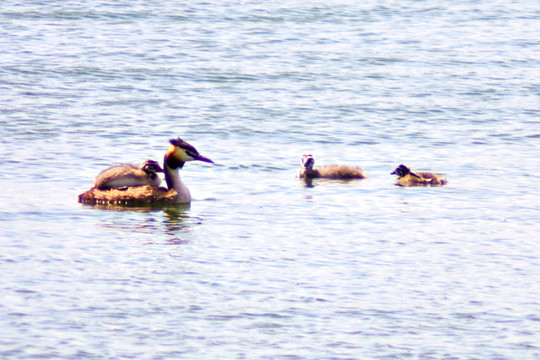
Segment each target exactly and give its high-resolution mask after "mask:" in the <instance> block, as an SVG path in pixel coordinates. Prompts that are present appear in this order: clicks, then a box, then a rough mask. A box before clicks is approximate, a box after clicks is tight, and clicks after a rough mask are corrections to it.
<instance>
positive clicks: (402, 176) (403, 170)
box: [391, 164, 448, 186]
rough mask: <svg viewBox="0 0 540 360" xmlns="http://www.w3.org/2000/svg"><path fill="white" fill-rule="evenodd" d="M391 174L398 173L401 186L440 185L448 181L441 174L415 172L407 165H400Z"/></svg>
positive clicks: (398, 182)
mask: <svg viewBox="0 0 540 360" xmlns="http://www.w3.org/2000/svg"><path fill="white" fill-rule="evenodd" d="M391 175H397V176H398V178H397V183H396V185H399V186H432V185H435V186H440V185H445V184H447V183H448V181H447V180H446V178H445V177H444V176H443V175H440V174H433V173H430V172H419V173H414V172H412V171H411V169H409V168H408V167H406V166H405V165H403V164H402V165H399V166H398V167H397V168H396V170H394V171H393V172H392V173H391Z"/></svg>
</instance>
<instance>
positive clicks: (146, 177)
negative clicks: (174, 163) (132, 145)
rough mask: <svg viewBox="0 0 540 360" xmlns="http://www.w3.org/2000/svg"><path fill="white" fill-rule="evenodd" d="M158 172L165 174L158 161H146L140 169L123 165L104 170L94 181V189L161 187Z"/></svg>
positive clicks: (130, 165)
mask: <svg viewBox="0 0 540 360" xmlns="http://www.w3.org/2000/svg"><path fill="white" fill-rule="evenodd" d="M158 172H161V173H162V172H163V169H162V168H161V166H159V164H158V162H157V161H154V160H146V161H145V162H143V163H142V164H141V166H140V167H136V166H135V165H132V164H123V165H117V166H113V167H110V168H108V169H105V170H103V171H102V172H101V173H99V175H98V176H97V177H96V179H95V180H94V184H93V185H94V187H95V188H98V189H99V190H109V189H122V188H124V189H125V188H127V187H130V186H143V185H150V186H159V184H161V179H160V178H159V176H158V174H157V173H158Z"/></svg>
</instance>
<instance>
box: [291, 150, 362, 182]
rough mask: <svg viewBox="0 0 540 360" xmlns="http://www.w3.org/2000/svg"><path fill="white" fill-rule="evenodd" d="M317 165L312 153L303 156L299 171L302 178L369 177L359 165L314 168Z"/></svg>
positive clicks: (344, 178) (343, 178) (345, 178)
mask: <svg viewBox="0 0 540 360" xmlns="http://www.w3.org/2000/svg"><path fill="white" fill-rule="evenodd" d="M313 165H315V159H314V158H313V156H312V155H311V154H308V155H304V156H302V168H301V169H300V171H299V173H298V177H299V178H300V179H314V178H323V179H342V180H351V179H365V178H367V175H366V173H365V172H364V170H362V169H361V168H359V167H357V166H347V165H329V166H321V167H319V168H317V169H313Z"/></svg>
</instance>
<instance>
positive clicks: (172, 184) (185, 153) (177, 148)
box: [79, 138, 214, 205]
mask: <svg viewBox="0 0 540 360" xmlns="http://www.w3.org/2000/svg"><path fill="white" fill-rule="evenodd" d="M169 142H170V143H171V145H170V147H169V149H168V150H167V152H166V153H165V157H164V160H163V172H164V173H165V181H166V183H167V189H165V188H163V187H158V186H156V185H153V184H148V185H142V186H127V187H126V186H125V185H124V186H122V187H121V188H111V189H108V190H102V189H99V188H97V187H95V186H94V187H93V188H91V189H90V190H88V191H86V192H85V193H82V194H81V195H79V202H81V203H85V204H102V205H110V204H112V205H148V204H163V203H189V202H190V201H191V194H190V192H189V189H188V187H187V186H186V184H184V183H183V182H182V180H181V179H180V169H182V167H183V166H184V164H185V163H186V162H188V161H193V160H199V161H204V162H207V163H212V164H213V163H214V162H213V161H212V160H210V159H208V158H206V157H204V156H202V155H200V154H199V152H198V151H197V150H196V149H195V148H194V147H193V146H192V145H190V144H188V143H187V142H185V141H184V140H182V139H180V138H177V139H170V140H169ZM98 178H99V176H98ZM96 180H97V179H96Z"/></svg>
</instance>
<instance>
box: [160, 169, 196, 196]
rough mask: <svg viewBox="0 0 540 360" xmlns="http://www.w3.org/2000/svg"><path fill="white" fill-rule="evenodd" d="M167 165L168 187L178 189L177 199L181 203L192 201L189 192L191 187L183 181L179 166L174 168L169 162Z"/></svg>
mask: <svg viewBox="0 0 540 360" xmlns="http://www.w3.org/2000/svg"><path fill="white" fill-rule="evenodd" d="M164 165H165V169H164V170H165V181H166V182H167V187H168V188H169V190H172V189H174V190H176V192H177V193H178V195H176V199H177V201H178V202H179V203H188V202H190V201H191V194H190V193H189V189H188V187H187V186H186V184H184V183H183V182H182V180H181V179H180V171H179V168H176V169H173V168H171V167H169V166H168V165H167V164H164Z"/></svg>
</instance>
